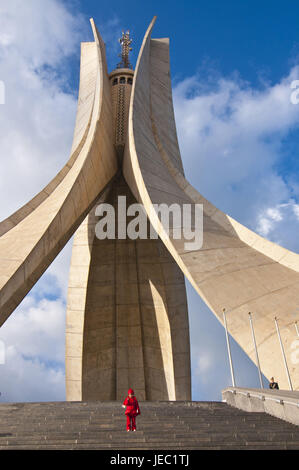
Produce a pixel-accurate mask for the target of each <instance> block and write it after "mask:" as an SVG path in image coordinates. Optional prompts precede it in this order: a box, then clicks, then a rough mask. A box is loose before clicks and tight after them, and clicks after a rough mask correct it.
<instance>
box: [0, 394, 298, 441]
mask: <svg viewBox="0 0 299 470" xmlns="http://www.w3.org/2000/svg"><path fill="white" fill-rule="evenodd" d="M140 408H141V413H142V414H141V416H139V417H138V418H137V431H136V432H130V433H129V432H128V433H127V432H126V427H125V416H124V410H123V409H122V408H121V404H120V403H119V402H89V403H83V402H72V403H71V402H56V403H13V404H7V403H1V404H0V450H3V449H116V450H118V449H122V450H124V449H153V450H154V449H186V450H188V449H219V450H220V449H299V427H298V426H295V425H292V424H289V423H287V422H285V421H282V420H280V419H278V418H274V417H272V416H270V415H268V414H265V413H247V412H245V411H241V410H239V409H237V408H232V407H230V406H229V405H227V404H226V403H221V402H140Z"/></svg>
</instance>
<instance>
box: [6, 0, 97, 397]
mask: <svg viewBox="0 0 299 470" xmlns="http://www.w3.org/2000/svg"><path fill="white" fill-rule="evenodd" d="M89 28H90V27H89V24H88V22H87V21H86V22H83V20H82V18H81V17H80V15H78V13H77V12H76V13H75V14H74V15H73V14H72V13H70V11H68V10H67V9H66V7H65V6H64V3H63V2H61V1H58V0H43V1H42V2H41V1H40V0H27V1H26V2H24V1H21V0H14V1H12V2H2V3H1V5H0V57H1V61H0V80H2V81H3V82H4V84H5V88H6V104H5V105H2V106H0V129H1V139H0V165H1V173H0V194H1V196H2V197H1V199H0V201H1V202H0V219H3V218H5V217H7V216H8V215H10V214H11V213H12V212H13V211H15V210H16V209H17V208H18V207H20V206H21V205H23V204H25V203H26V202H27V201H28V200H29V199H30V198H31V197H32V196H34V195H35V194H36V193H37V192H38V191H39V190H40V189H41V188H42V187H43V186H44V185H46V184H47V183H48V182H49V180H50V179H51V178H52V177H53V176H55V174H56V173H57V171H59V169H60V168H61V167H62V166H63V165H64V164H65V163H66V161H67V159H68V157H69V151H70V148H71V142H72V136H73V130H74V121H75V114H76V106H77V103H76V100H77V98H76V96H75V95H74V94H73V92H72V90H71V89H70V87H69V85H68V82H67V80H68V78H69V75H68V74H69V70H68V68H67V65H66V64H67V63H68V59H69V58H71V57H72V54H75V57H76V58H78V57H79V56H80V42H81V41H84V40H86V39H87V40H88V39H90V29H89ZM86 31H88V37H87V33H86ZM77 76H78V79H79V69H78V70H77ZM70 255H71V242H70V243H69V244H68V245H67V246H66V248H65V249H64V250H63V251H62V252H61V254H60V255H59V256H58V258H57V259H56V260H55V261H54V262H53V263H52V265H51V266H50V267H49V269H48V270H47V272H46V273H45V275H44V276H43V277H42V278H41V279H40V281H39V282H38V284H37V285H36V286H35V288H34V289H33V290H32V291H31V292H30V294H29V295H28V296H27V297H26V298H25V299H24V301H23V302H22V303H21V305H20V306H19V308H18V309H17V310H16V311H15V312H14V313H13V314H12V315H11V316H10V318H9V319H8V320H7V322H6V323H5V324H4V325H3V326H2V328H1V330H0V340H2V341H4V343H5V353H6V362H5V364H4V365H1V366H0V372H1V392H2V396H1V399H2V400H4V401H14V400H17V401H26V400H51V399H56V400H59V399H60V400H63V399H64V398H65V385H64V358H65V354H64V342H65V311H66V306H65V301H66V291H67V280H68V271H69V263H70Z"/></svg>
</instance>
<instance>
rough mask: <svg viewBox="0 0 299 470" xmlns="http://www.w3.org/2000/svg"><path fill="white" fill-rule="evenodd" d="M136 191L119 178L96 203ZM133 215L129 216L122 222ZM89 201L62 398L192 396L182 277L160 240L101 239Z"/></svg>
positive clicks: (78, 249)
mask: <svg viewBox="0 0 299 470" xmlns="http://www.w3.org/2000/svg"><path fill="white" fill-rule="evenodd" d="M119 195H121V196H126V200H127V206H129V205H131V204H134V203H135V202H136V201H135V198H134V197H133V195H132V193H131V192H130V190H129V188H128V186H127V184H126V182H125V181H124V179H123V178H122V177H119V179H117V180H116V181H115V182H114V183H113V184H111V186H110V187H109V189H108V190H107V191H106V192H105V193H104V194H103V195H102V197H101V198H100V200H99V201H98V202H97V204H96V205H98V204H99V203H100V202H106V203H109V204H111V205H112V206H113V207H114V208H115V211H116V213H117V211H118V200H117V198H118V196H119ZM132 218H133V217H128V220H127V223H129V222H130V221H131V219H132ZM98 219H99V218H98V217H96V216H95V208H93V210H92V211H91V212H90V214H89V216H88V217H87V218H86V219H85V221H84V222H83V224H82V225H81V226H80V228H79V229H78V231H77V233H76V236H75V239H74V245H73V253H72V261H71V270H70V279H69V290H68V308H67V327H66V393H67V400H68V401H79V400H83V401H86V400H121V399H122V397H124V396H126V394H127V391H128V388H130V387H131V386H133V387H134V391H135V393H136V395H137V396H138V397H140V399H142V400H189V399H191V371H190V339H189V323H188V308H187V299H186V289H185V282H184V276H183V274H182V272H181V270H180V269H179V267H178V266H177V264H176V263H175V261H174V260H173V258H172V257H171V255H170V254H169V252H168V251H167V249H166V248H165V246H164V244H163V243H162V242H161V241H160V240H149V239H145V240H140V239H137V240H129V239H125V240H121V239H118V238H116V239H115V240H107V239H106V240H99V239H98V238H97V237H96V236H95V226H96V223H97V221H98Z"/></svg>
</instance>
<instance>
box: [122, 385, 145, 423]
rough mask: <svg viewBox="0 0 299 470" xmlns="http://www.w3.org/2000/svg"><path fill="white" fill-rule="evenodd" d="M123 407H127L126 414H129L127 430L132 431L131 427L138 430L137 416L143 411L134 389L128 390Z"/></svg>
mask: <svg viewBox="0 0 299 470" xmlns="http://www.w3.org/2000/svg"><path fill="white" fill-rule="evenodd" d="M122 407H123V408H126V411H125V415H126V416H127V431H130V430H131V429H132V431H136V416H137V415H140V414H141V413H140V408H139V405H138V401H137V398H136V397H135V396H134V390H132V389H131V388H130V389H129V390H128V396H127V398H125V400H124V402H123V405H122ZM131 421H132V427H131Z"/></svg>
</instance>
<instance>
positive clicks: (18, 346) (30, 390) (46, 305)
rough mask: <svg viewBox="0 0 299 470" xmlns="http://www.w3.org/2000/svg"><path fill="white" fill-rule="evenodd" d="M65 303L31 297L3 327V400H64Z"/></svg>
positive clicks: (1, 338)
mask: <svg viewBox="0 0 299 470" xmlns="http://www.w3.org/2000/svg"><path fill="white" fill-rule="evenodd" d="M64 336H65V304H64V302H63V301H62V300H61V299H57V300H53V301H50V300H47V299H42V300H40V301H36V300H35V299H34V297H33V296H27V297H26V299H25V300H24V301H23V302H22V304H21V305H20V306H19V307H18V308H17V309H16V311H15V312H14V313H13V314H12V315H11V316H10V318H9V319H8V320H7V321H6V323H5V324H4V325H3V326H2V328H1V332H0V340H1V342H3V343H4V345H5V363H4V364H1V365H0V373H1V401H35V400H36V401H40V400H42V401H44V400H63V399H64V395H65V379H64V355H65V354H64V352H65V347H64V344H65V338H64Z"/></svg>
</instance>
